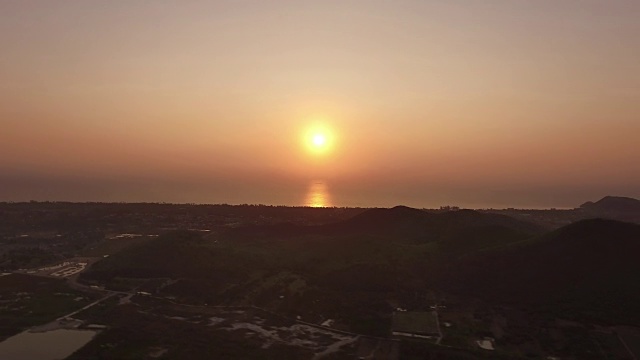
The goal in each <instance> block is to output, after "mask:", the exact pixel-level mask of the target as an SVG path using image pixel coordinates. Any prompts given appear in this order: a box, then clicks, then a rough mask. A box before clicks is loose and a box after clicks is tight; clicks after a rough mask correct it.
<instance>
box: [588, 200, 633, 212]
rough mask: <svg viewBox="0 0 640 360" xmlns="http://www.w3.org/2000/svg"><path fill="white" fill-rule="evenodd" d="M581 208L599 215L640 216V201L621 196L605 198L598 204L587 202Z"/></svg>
mask: <svg viewBox="0 0 640 360" xmlns="http://www.w3.org/2000/svg"><path fill="white" fill-rule="evenodd" d="M580 208H581V209H584V210H587V211H590V212H599V213H614V214H618V213H633V214H640V200H638V199H634V198H629V197H621V196H605V197H603V198H602V199H600V200H598V201H596V202H586V203H584V204H582V205H580Z"/></svg>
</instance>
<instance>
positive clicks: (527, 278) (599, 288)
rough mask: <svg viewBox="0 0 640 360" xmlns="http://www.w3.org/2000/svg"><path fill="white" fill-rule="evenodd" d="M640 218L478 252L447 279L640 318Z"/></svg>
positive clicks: (502, 296) (515, 298)
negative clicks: (636, 222)
mask: <svg viewBox="0 0 640 360" xmlns="http://www.w3.org/2000/svg"><path fill="white" fill-rule="evenodd" d="M638 254H640V225H637V224H631V223H624V222H619V221H614V220H604V219H591V220H582V221H579V222H576V223H573V224H571V225H568V226H565V227H563V228H560V229H558V230H556V231H553V232H551V233H549V234H546V235H544V236H541V237H538V238H535V239H532V240H527V241H523V242H520V243H514V244H510V245H509V246H505V247H502V248H499V249H493V250H492V251H486V252H482V253H479V254H474V255H471V256H468V257H465V258H463V259H461V260H460V261H459V262H456V263H455V265H454V266H452V267H451V268H450V269H449V271H448V272H447V274H446V276H444V277H443V279H441V281H442V282H441V284H442V286H443V287H446V288H448V289H450V290H453V291H457V292H460V293H464V294H469V295H474V296H478V297H481V298H485V299H489V300H493V301H501V302H512V303H519V304H529V305H532V306H536V307H541V308H546V309H548V310H549V311H553V312H556V313H558V314H562V315H563V316H572V317H576V318H587V319H589V320H600V321H604V322H616V323H626V322H632V323H633V322H635V323H637V322H638V321H640V306H639V305H638V304H639V303H640V287H638V286H637V284H640V261H638Z"/></svg>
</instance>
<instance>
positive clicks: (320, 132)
mask: <svg viewBox="0 0 640 360" xmlns="http://www.w3.org/2000/svg"><path fill="white" fill-rule="evenodd" d="M334 142H335V141H334V136H333V133H332V132H331V131H330V130H329V128H328V127H326V126H320V125H316V126H313V127H310V128H308V129H307V131H306V132H305V135H304V146H305V147H306V148H307V150H308V151H309V152H311V153H312V154H315V155H321V154H327V153H329V152H330V151H331V149H332V148H333V145H334Z"/></svg>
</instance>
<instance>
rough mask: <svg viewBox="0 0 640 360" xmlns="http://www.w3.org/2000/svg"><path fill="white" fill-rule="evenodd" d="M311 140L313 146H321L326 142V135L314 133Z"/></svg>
mask: <svg viewBox="0 0 640 360" xmlns="http://www.w3.org/2000/svg"><path fill="white" fill-rule="evenodd" d="M312 141H313V145H314V146H316V147H323V146H325V144H326V143H327V137H326V136H325V135H324V134H315V135H313V139H312Z"/></svg>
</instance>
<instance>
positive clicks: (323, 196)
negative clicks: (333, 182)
mask: <svg viewBox="0 0 640 360" xmlns="http://www.w3.org/2000/svg"><path fill="white" fill-rule="evenodd" d="M304 205H305V206H310V207H328V206H332V205H331V197H330V195H329V187H328V186H327V184H326V183H325V182H324V181H318V180H316V181H312V182H311V184H309V188H308V189H307V195H306V198H305V202H304Z"/></svg>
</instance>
